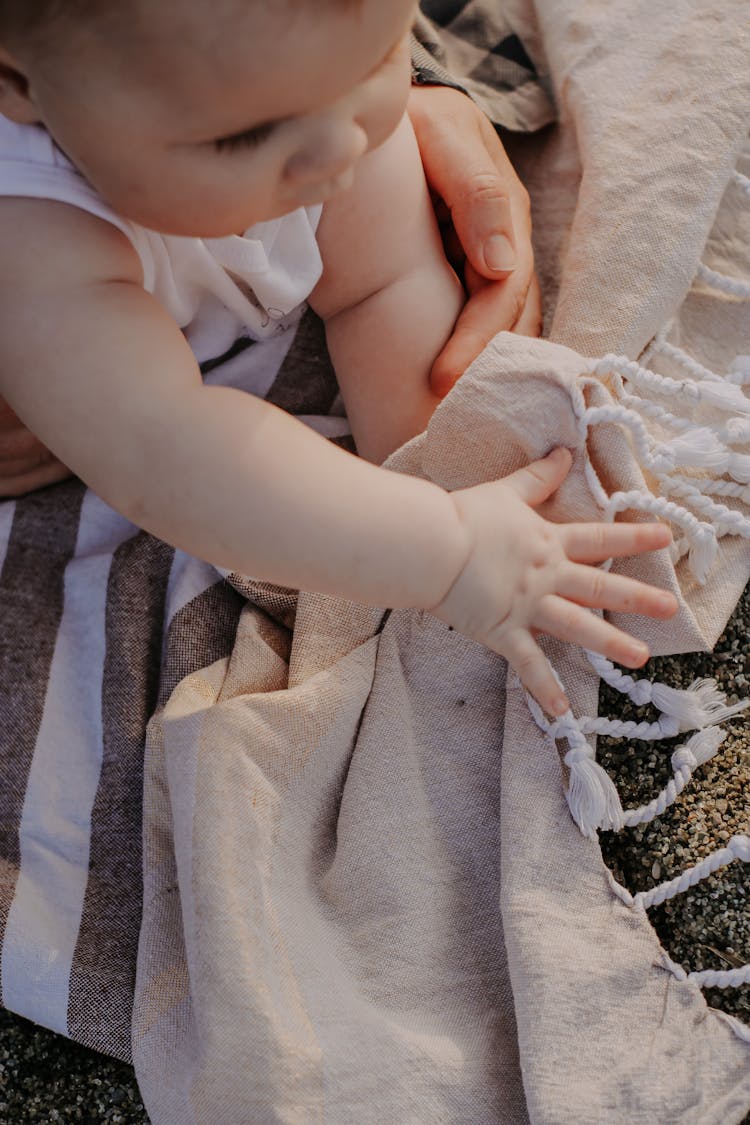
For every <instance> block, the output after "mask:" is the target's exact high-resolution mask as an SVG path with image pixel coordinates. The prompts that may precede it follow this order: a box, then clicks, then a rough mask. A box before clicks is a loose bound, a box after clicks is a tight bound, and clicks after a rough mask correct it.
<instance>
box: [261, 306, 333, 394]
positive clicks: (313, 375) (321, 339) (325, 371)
mask: <svg viewBox="0 0 750 1125" xmlns="http://www.w3.org/2000/svg"><path fill="white" fill-rule="evenodd" d="M338 393H339V387H338V383H337V382H336V376H335V374H334V371H333V366H332V364H331V360H330V358H329V356H328V348H327V347H326V338H325V328H324V327H323V321H322V320H321V319H320V318H319V317H318V316H316V315H315V313H314V312H313V311H312V309H307V310H306V312H305V313H304V315H303V317H302V319H301V321H300V322H299V325H298V326H297V331H296V333H295V335H294V340H293V341H292V346H291V347H290V349H289V351H288V352H287V354H286V356H285V357H284V361H283V363H282V364H281V367H280V368H279V371H278V374H277V376H276V378H275V379H274V381H273V383H272V385H271V388H270V390H269V391H268V394H267V395H266V401H267V402H271V403H273V405H274V406H278V407H279V408H280V409H281V410H286V411H288V412H289V413H290V414H330V413H331V407H332V406H333V403H334V400H335V399H336V397H337V395H338Z"/></svg>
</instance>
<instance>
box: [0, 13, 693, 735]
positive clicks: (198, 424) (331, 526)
mask: <svg viewBox="0 0 750 1125" xmlns="http://www.w3.org/2000/svg"><path fill="white" fill-rule="evenodd" d="M414 10H415V5H414V3H413V2H412V0H315V2H313V0H263V2H260V0H256V2H252V0H244V2H243V0H213V2H212V3H211V4H210V5H209V4H207V3H205V2H204V0H159V3H158V4H148V3H147V2H146V0H119V2H118V3H115V2H114V0H66V2H65V3H58V2H56V0H0V114H2V117H1V118H0V197H1V198H0V247H2V270H1V271H0V394H1V395H3V396H4V397H5V398H6V399H7V400H8V402H9V403H10V405H11V407H12V408H13V409H14V410H15V411H16V412H17V414H18V415H19V417H20V418H21V419H22V420H23V421H24V422H25V423H26V425H27V426H28V427H29V428H30V429H31V430H32V431H33V432H34V433H35V434H37V435H38V437H39V438H40V439H41V440H42V441H43V442H44V443H45V444H46V445H48V446H49V447H50V448H51V449H52V450H53V451H54V452H55V454H56V455H57V456H58V457H59V458H60V459H61V460H62V461H63V462H64V463H65V464H67V465H68V466H70V467H71V469H73V470H74V471H75V472H76V473H77V474H78V475H79V476H80V477H81V478H82V479H83V480H84V481H85V482H86V483H87V484H88V485H89V486H90V487H91V488H92V489H93V490H94V491H95V492H97V493H98V494H99V495H100V496H102V497H103V498H104V499H105V500H106V501H107V502H108V503H110V504H111V505H112V506H113V507H114V508H116V509H117V510H118V511H120V512H121V513H122V514H123V515H125V516H126V517H127V518H128V519H130V520H132V521H133V522H134V523H135V524H137V525H139V526H141V527H143V528H145V529H146V530H148V531H150V532H152V533H153V534H154V535H157V536H160V537H161V538H163V539H165V540H167V541H168V542H170V543H172V544H174V545H175V546H177V547H181V548H182V549H184V550H186V551H188V552H190V553H191V554H193V555H195V556H198V557H200V558H203V559H206V560H208V561H209V562H212V563H214V564H215V565H217V566H219V567H221V568H228V569H231V570H236V571H239V572H241V573H245V574H252V575H253V576H254V577H257V578H261V579H268V580H271V581H274V582H277V583H280V584H283V585H286V586H291V587H295V588H302V589H309V590H318V591H322V592H326V593H331V594H335V595H338V596H339V597H343V598H349V599H352V600H355V601H360V602H364V603H367V604H371V605H379V606H391V607H403V606H411V607H416V608H421V609H425V610H429V611H431V612H432V613H433V614H435V615H436V616H437V617H439V618H440V619H441V620H442V621H444V622H447V623H448V624H450V625H451V626H453V627H454V628H456V629H458V630H460V631H461V632H463V633H464V634H465V635H467V636H469V637H471V638H473V639H475V640H477V641H480V642H482V643H483V644H485V645H487V646H488V647H489V648H491V649H492V650H494V651H495V652H498V653H500V654H502V655H503V656H505V657H506V658H507V659H508V660H509V661H510V663H511V664H512V665H513V666H514V667H515V668H516V669H517V670H518V672H519V674H520V676H521V679H522V680H523V683H524V684H525V686H526V687H527V689H528V690H529V691H530V692H532V693H533V694H534V695H535V696H536V698H537V699H538V700H539V701H540V703H541V704H542V705H543V706H544V707H545V708H546V709H547V710H548V711H549V712H551V713H553V714H560V713H562V712H563V711H564V710H565V708H566V706H567V702H566V700H565V698H564V696H563V695H562V693H561V691H560V689H559V687H558V686H557V684H556V682H555V679H554V677H553V675H552V673H551V670H550V669H549V666H548V664H547V662H546V660H545V658H544V656H543V654H542V652H541V650H540V648H539V647H538V645H537V643H536V640H535V635H536V634H537V633H539V632H547V633H550V634H552V635H554V636H557V637H560V638H561V639H564V640H569V641H573V642H576V643H580V644H582V645H585V646H586V647H589V648H592V649H595V650H597V651H600V652H603V653H605V654H606V655H607V656H609V657H610V658H612V659H615V660H618V661H621V662H622V663H624V664H626V665H628V666H631V667H636V666H638V665H640V664H642V663H643V662H644V660H645V659H646V658H647V656H648V651H647V649H646V647H645V645H643V644H641V643H640V642H637V641H635V640H633V639H632V638H630V637H628V636H627V635H626V634H624V633H622V632H620V631H619V630H617V629H615V628H614V627H613V626H612V625H610V624H609V623H607V622H605V621H603V620H601V619H600V618H598V617H597V616H595V615H593V614H591V613H589V612H588V611H587V610H586V609H584V608H583V607H584V606H592V607H599V608H607V609H612V610H619V611H631V612H635V613H642V614H648V615H651V616H654V617H669V616H671V615H672V613H673V612H674V611H675V609H676V603H675V601H674V599H673V598H672V596H671V595H670V594H668V593H665V592H661V591H658V590H655V589H653V588H651V587H648V586H646V585H644V584H642V583H638V582H634V581H632V580H629V579H626V578H623V577H621V576H615V575H611V574H608V573H605V572H603V571H601V570H599V569H597V568H595V567H593V566H591V565H587V564H593V563H597V562H600V561H602V560H604V559H605V558H608V557H610V556H617V555H627V554H637V553H640V552H642V551H648V550H652V549H654V548H658V547H663V546H665V545H666V544H667V543H668V542H669V539H670V535H669V531H668V529H667V528H665V527H662V526H661V525H656V524H655V525H643V524H640V525H627V524H620V525H616V526H613V525H596V524H591V525H556V524H551V523H549V522H547V521H545V520H544V519H542V518H541V517H540V516H539V515H537V514H536V512H534V510H533V507H534V506H535V505H538V504H540V503H541V502H542V501H544V500H545V499H547V497H548V496H550V495H551V494H552V492H554V490H555V489H556V488H557V487H558V485H559V484H560V483H561V482H562V480H563V479H564V477H565V475H566V473H567V471H568V468H569V466H570V455H569V453H567V452H566V451H564V450H557V451H555V452H553V453H551V454H550V455H549V456H548V457H547V458H545V459H544V460H543V461H540V462H537V463H536V464H534V465H531V466H529V467H528V468H527V469H524V470H521V471H520V472H518V473H515V474H514V475H513V476H511V477H508V478H506V479H505V480H501V481H496V482H493V483H489V484H483V485H480V486H478V487H475V488H468V489H464V490H460V491H456V492H453V493H448V492H446V491H444V490H443V489H441V488H439V487H438V486H437V485H434V484H432V483H430V482H428V481H424V480H420V479H416V478H412V477H407V476H403V475H400V474H397V473H393V472H389V471H386V470H384V469H382V468H380V467H378V466H379V463H380V462H382V461H383V460H384V458H385V457H386V456H387V455H388V454H389V453H390V452H391V451H392V450H394V449H395V448H397V447H398V446H399V445H401V444H402V443H403V442H404V441H405V440H406V439H408V438H410V437H411V436H413V435H414V434H416V433H418V432H420V431H421V430H422V429H423V428H424V427H425V425H426V423H427V421H428V419H429V417H430V415H431V413H432V411H433V410H434V408H435V406H436V404H437V401H438V400H437V399H436V398H435V396H434V395H433V394H432V392H431V391H430V386H429V379H428V374H429V370H430V366H431V364H432V361H433V360H434V358H435V356H436V355H437V354H438V352H439V351H440V349H441V348H442V346H443V345H444V343H445V341H446V340H447V338H448V337H449V335H450V333H451V329H452V325H453V323H454V321H455V318H456V316H457V315H458V312H459V311H460V309H461V307H462V304H463V300H464V296H463V291H462V287H461V285H460V283H459V281H458V279H457V278H456V276H455V274H454V273H453V272H452V270H451V269H450V267H449V266H448V265H447V263H446V260H445V257H444V255H443V251H442V246H441V242H440V238H439V235H438V232H437V228H436V225H435V220H434V217H433V213H432V209H431V205H430V199H429V194H428V191H427V189H426V186H425V182H424V177H423V174H422V170H421V166H420V162H419V156H418V152H417V149H416V146H415V141H414V137H413V135H412V133H411V131H410V127H409V125H408V122H407V119H406V118H405V116H404V110H405V103H406V98H407V93H408V89H409V61H408V54H407V46H406V36H407V33H408V29H409V26H410V23H411V20H412V17H413V15H414ZM320 204H324V206H323V207H322V214H321V207H320ZM306 297H309V302H310V304H311V305H312V307H313V308H314V309H315V310H316V311H317V312H318V313H319V314H320V315H321V316H322V318H323V319H324V321H325V324H326V332H327V340H328V345H329V349H330V352H331V356H332V359H333V362H334V366H335V369H336V374H337V377H338V379H339V383H340V387H341V393H342V396H343V399H344V403H345V406H346V409H347V414H348V416H349V419H350V422H351V426H352V432H353V434H354V438H355V441H356V444H357V448H358V451H359V453H360V457H358V458H357V457H353V456H351V455H350V454H348V453H346V452H344V451H343V450H341V449H339V448H337V447H336V446H334V445H333V444H331V443H329V442H327V441H326V440H324V439H323V438H322V437H321V436H319V435H318V434H316V433H314V432H313V431H312V430H310V429H308V428H307V427H305V426H304V425H303V424H302V423H300V422H299V421H297V420H295V419H294V418H293V417H291V416H290V415H288V414H285V413H284V412H282V411H281V410H279V409H277V408H276V407H274V406H272V405H270V404H268V403H267V402H265V401H263V399H261V398H260V397H256V396H254V395H251V394H247V393H246V392H243V391H240V390H236V389H233V388H231V387H217V386H209V385H207V384H205V383H203V381H202V380H201V375H200V371H199V367H198V363H197V361H196V354H198V355H200V352H201V348H204V347H205V346H206V340H212V341H213V342H214V346H215V344H216V341H217V340H218V338H219V336H220V335H221V330H222V328H221V326H222V325H225V326H226V329H227V332H229V333H230V335H229V336H228V337H227V338H228V339H231V338H232V335H231V332H233V331H234V326H235V325H236V324H237V323H239V324H240V325H241V326H242V327H244V330H245V332H247V333H249V334H250V335H252V336H255V337H263V336H268V335H271V334H273V333H274V332H275V331H277V330H278V328H279V326H281V327H283V326H284V325H285V324H286V323H288V321H289V319H290V316H291V315H292V310H293V309H294V307H295V306H298V305H299V304H300V302H301V301H303V300H304V298H306ZM230 329H231V331H230ZM217 333H218V336H217ZM214 354H216V352H214Z"/></svg>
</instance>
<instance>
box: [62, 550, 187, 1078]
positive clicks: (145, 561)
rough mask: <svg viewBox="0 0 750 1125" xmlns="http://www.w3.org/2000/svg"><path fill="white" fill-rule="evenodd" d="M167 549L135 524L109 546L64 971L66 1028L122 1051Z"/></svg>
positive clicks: (101, 1047) (92, 1043)
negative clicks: (92, 742)
mask: <svg viewBox="0 0 750 1125" xmlns="http://www.w3.org/2000/svg"><path fill="white" fill-rule="evenodd" d="M173 556H174V550H173V548H172V547H169V546H168V545H167V544H166V543H163V542H162V541H161V540H160V539H156V538H154V537H153V536H151V535H147V534H146V533H145V532H143V531H141V532H139V533H138V534H137V535H135V536H133V537H132V538H131V539H128V540H126V541H125V542H124V543H122V544H121V545H120V546H119V547H118V548H117V550H116V551H115V552H114V554H113V556H112V566H111V568H110V571H109V578H108V583H107V610H106V654H105V659H104V668H103V676H102V731H103V748H102V749H103V756H102V769H101V774H100V777H99V786H98V789H97V793H96V799H95V801H94V807H93V809H92V813H91V851H90V859H89V876H88V883H87V885H86V895H85V899H84V904H83V912H82V917H81V928H80V931H79V934H78V941H77V943H76V951H75V954H74V957H73V964H72V968H71V974H70V1000H69V1003H68V1034H69V1035H70V1037H71V1038H72V1039H75V1040H77V1041H78V1042H79V1043H84V1044H85V1045H86V1046H88V1047H93V1048H94V1049H95V1050H98V1051H104V1052H106V1053H108V1054H111V1055H114V1056H115V1057H117V1058H120V1059H125V1060H129V1058H130V1053H131V1052H130V1034H131V1033H130V1017H131V1008H132V999H133V976H134V970H135V959H136V953H137V947H138V932H139V929H140V921H141V900H142V883H143V874H142V864H141V854H142V846H141V836H142V791H143V745H144V741H145V735H146V724H147V723H148V720H149V719H150V717H151V715H152V714H153V711H154V708H155V706H156V701H157V697H158V693H159V674H160V665H161V649H162V637H163V632H164V607H165V599H166V593H167V583H168V581H169V572H170V568H171V564H172V558H173Z"/></svg>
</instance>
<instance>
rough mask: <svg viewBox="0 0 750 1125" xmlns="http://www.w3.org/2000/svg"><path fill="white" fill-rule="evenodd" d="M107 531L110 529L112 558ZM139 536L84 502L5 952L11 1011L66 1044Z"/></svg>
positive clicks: (92, 499) (27, 803)
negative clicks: (116, 599)
mask: <svg viewBox="0 0 750 1125" xmlns="http://www.w3.org/2000/svg"><path fill="white" fill-rule="evenodd" d="M102 526H105V527H108V528H111V532H110V533H109V534H108V535H107V540H108V542H107V546H106V549H105V550H102V538H103V536H102ZM134 531H135V529H134V527H133V525H132V524H131V523H129V522H128V521H127V520H125V519H123V518H122V517H121V516H119V515H117V514H116V513H115V512H113V511H112V509H111V508H109V507H108V506H107V505H106V504H104V502H103V501H102V500H100V499H99V498H98V497H97V496H95V495H93V493H91V492H87V493H86V496H85V498H84V501H83V507H82V511H81V519H80V524H79V534H78V541H77V544H76V555H75V558H74V559H73V560H72V561H71V562H70V563H69V564H68V567H67V569H66V572H65V602H64V610H63V617H62V621H61V623H60V629H59V631H58V635H57V639H56V642H55V652H54V655H53V658H52V665H51V668H50V679H49V684H48V688H47V696H46V699H45V705H44V715H43V717H42V722H41V726H40V729H39V735H38V738H37V742H36V746H35V750H34V760H33V762H32V765H31V770H30V773H29V780H28V786H27V789H26V795H25V800H24V807H23V814H22V817H21V825H20V831H19V844H20V852H21V867H20V871H19V876H18V882H17V885H16V891H15V896H14V899H13V903H12V905H11V908H10V912H9V914H8V922H7V927H6V930H5V941H4V944H3V953H2V986H3V999H4V1002H5V1004H6V1006H7V1007H8V1008H10V1009H11V1010H12V1011H15V1012H17V1013H19V1014H20V1015H23V1016H25V1017H27V1018H28V1019H31V1020H34V1021H35V1022H37V1023H41V1024H43V1025H44V1026H46V1027H49V1028H51V1029H52V1030H53V1031H58V1032H61V1033H62V1034H63V1035H65V1034H67V1015H68V991H69V981H70V970H71V965H72V961H73V955H74V952H75V947H76V941H77V938H78V930H79V927H80V922H81V913H82V910H83V902H84V895H85V893H86V884H87V881H88V868H89V845H90V837H91V811H92V807H93V803H94V798H95V797H96V792H97V786H98V784H99V774H100V771H101V754H102V731H101V690H102V668H103V667H104V657H105V640H104V638H105V622H106V603H107V582H108V578H109V571H110V567H111V563H112V554H111V552H112V551H114V550H115V549H116V548H117V547H118V546H119V545H120V543H122V542H124V541H125V540H126V539H129V538H130V537H131V536H132V535H133V534H134ZM61 736H62V737H64V740H65V745H64V746H62V745H61V743H60V741H59V740H60V737H61ZM63 751H64V753H63Z"/></svg>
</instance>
